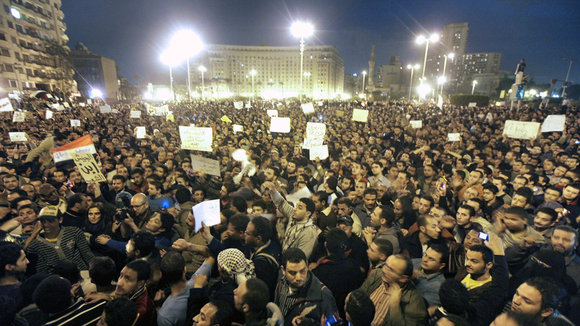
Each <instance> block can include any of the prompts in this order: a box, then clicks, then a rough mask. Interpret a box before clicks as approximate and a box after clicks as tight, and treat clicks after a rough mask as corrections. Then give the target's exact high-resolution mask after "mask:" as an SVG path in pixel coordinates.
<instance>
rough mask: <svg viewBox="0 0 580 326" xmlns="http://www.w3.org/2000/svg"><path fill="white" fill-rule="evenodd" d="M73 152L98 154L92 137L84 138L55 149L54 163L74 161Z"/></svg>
mask: <svg viewBox="0 0 580 326" xmlns="http://www.w3.org/2000/svg"><path fill="white" fill-rule="evenodd" d="M71 152H75V153H91V154H96V153H97V150H96V149H95V145H94V144H93V139H92V138H91V135H86V136H83V137H81V138H78V139H76V140H74V141H72V142H70V143H68V144H65V145H62V146H60V147H57V148H55V149H53V150H52V157H53V158H54V163H58V162H63V161H68V160H72V156H71V155H70V153H71Z"/></svg>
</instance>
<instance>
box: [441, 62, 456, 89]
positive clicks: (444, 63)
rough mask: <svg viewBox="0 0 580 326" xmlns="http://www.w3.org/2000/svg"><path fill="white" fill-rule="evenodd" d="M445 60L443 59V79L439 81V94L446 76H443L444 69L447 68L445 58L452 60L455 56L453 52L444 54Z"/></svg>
mask: <svg viewBox="0 0 580 326" xmlns="http://www.w3.org/2000/svg"><path fill="white" fill-rule="evenodd" d="M443 56H444V57H445V61H443V79H442V83H441V96H443V85H445V83H446V82H447V77H446V76H445V69H446V68H447V58H449V59H451V60H453V58H455V53H453V52H451V53H449V54H444V55H443Z"/></svg>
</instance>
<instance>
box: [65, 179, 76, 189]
mask: <svg viewBox="0 0 580 326" xmlns="http://www.w3.org/2000/svg"><path fill="white" fill-rule="evenodd" d="M64 185H65V186H67V187H68V188H69V189H72V188H73V187H74V186H75V185H74V184H73V183H72V182H70V181H69V182H65V183H64Z"/></svg>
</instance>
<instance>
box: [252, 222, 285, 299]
mask: <svg viewBox="0 0 580 326" xmlns="http://www.w3.org/2000/svg"><path fill="white" fill-rule="evenodd" d="M272 230H273V228H272V223H271V222H270V221H269V220H268V219H267V218H265V217H263V216H256V217H254V219H253V220H251V221H250V222H249V223H248V226H247V227H246V232H245V240H246V246H248V247H250V248H252V253H251V254H250V259H251V260H252V261H253V262H254V267H255V270H256V277H257V278H259V279H261V280H262V281H264V282H265V283H266V285H268V288H269V289H270V298H271V299H272V298H274V289H275V288H276V282H277V281H278V268H279V266H280V264H279V260H280V251H281V248H280V245H279V244H277V243H276V242H274V241H273V240H272Z"/></svg>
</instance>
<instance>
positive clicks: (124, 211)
mask: <svg viewBox="0 0 580 326" xmlns="http://www.w3.org/2000/svg"><path fill="white" fill-rule="evenodd" d="M127 215H129V216H131V217H133V216H132V211H131V209H130V208H127V207H123V208H117V211H116V212H115V215H114V216H113V218H114V219H115V221H119V222H123V221H124V220H125V219H126V218H127Z"/></svg>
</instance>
